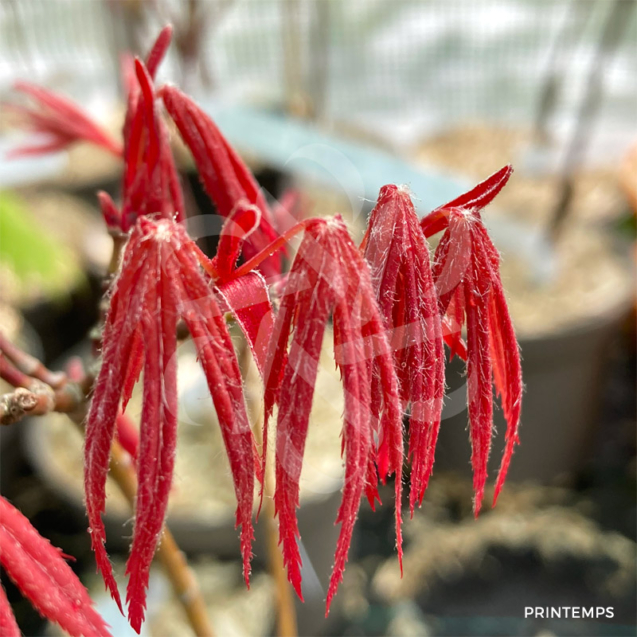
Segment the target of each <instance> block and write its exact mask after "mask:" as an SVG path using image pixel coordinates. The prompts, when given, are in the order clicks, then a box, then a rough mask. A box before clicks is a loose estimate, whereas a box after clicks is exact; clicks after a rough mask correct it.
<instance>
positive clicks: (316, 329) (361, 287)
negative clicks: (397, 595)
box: [264, 217, 403, 612]
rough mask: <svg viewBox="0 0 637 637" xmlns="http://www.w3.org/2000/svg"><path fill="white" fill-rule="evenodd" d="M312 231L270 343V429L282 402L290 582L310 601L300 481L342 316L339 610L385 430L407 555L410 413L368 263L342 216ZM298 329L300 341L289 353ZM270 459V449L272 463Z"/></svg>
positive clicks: (281, 463) (281, 462) (335, 574)
mask: <svg viewBox="0 0 637 637" xmlns="http://www.w3.org/2000/svg"><path fill="white" fill-rule="evenodd" d="M305 228H306V229H305V236H304V238H303V241H302V243H301V245H300V247H299V251H298V253H297V255H296V258H295V260H294V263H293V265H292V268H291V271H290V273H289V275H288V280H287V283H286V287H285V290H284V292H283V295H282V298H281V304H280V309H279V313H278V315H277V319H276V322H275V327H274V332H273V337H272V341H271V344H270V349H269V354H268V362H267V365H266V375H265V392H266V393H265V423H266V427H267V420H268V418H269V417H270V416H271V414H272V409H273V406H274V403H275V401H276V402H278V406H279V411H278V420H277V432H276V469H275V473H276V490H275V494H274V504H275V509H276V513H277V515H278V518H279V534H280V541H281V543H282V545H283V547H282V548H283V559H284V562H285V565H286V567H287V569H288V578H289V580H290V582H291V583H292V585H293V586H294V588H295V589H296V591H297V593H298V594H299V596H301V571H300V565H301V556H300V553H299V549H298V546H297V537H298V535H299V531H298V524H297V518H296V507H297V506H298V505H299V479H300V475H301V468H302V462H303V452H304V448H305V440H306V436H307V428H308V421H309V415H310V409H311V405H312V397H313V393H314V384H315V381H316V375H317V371H318V362H319V354H320V349H321V345H322V342H323V333H324V330H325V325H326V323H327V321H328V319H329V316H330V314H332V317H333V326H334V354H335V360H336V364H337V366H338V367H339V368H340V370H341V374H342V378H343V385H344V392H345V414H344V425H343V451H344V454H345V484H344V486H343V500H342V503H341V506H340V509H339V512H338V516H337V520H336V521H337V522H340V523H341V530H340V534H339V538H338V543H337V547H336V556H335V561H334V567H333V570H332V577H331V580H330V586H329V590H328V593H327V611H328V612H329V606H330V603H331V600H332V598H333V596H334V594H335V593H336V590H337V588H338V584H339V582H340V581H341V579H342V575H343V570H344V568H345V563H346V561H347V553H348V550H349V546H350V542H351V537H352V530H353V527H354V523H355V521H356V516H357V513H358V509H359V506H360V499H361V496H362V494H363V493H364V492H365V491H367V492H368V494H369V493H370V491H372V492H373V491H374V490H375V488H376V481H377V479H376V476H375V473H372V472H370V470H369V467H370V463H373V462H375V460H376V457H377V453H378V449H377V448H376V444H375V441H374V438H375V435H374V434H375V433H378V434H380V437H381V439H383V440H384V442H385V444H386V445H387V447H388V452H387V453H388V458H389V461H388V471H390V472H391V471H393V472H395V473H396V491H397V496H396V508H397V516H396V521H397V534H398V550H399V553H400V551H401V533H400V490H401V475H402V458H403V451H402V418H401V416H402V415H401V408H400V399H399V395H398V384H397V379H396V375H395V372H394V369H393V366H392V358H391V350H390V348H389V344H388V342H387V339H386V335H385V328H384V325H383V320H382V316H381V314H380V311H379V308H378V305H377V303H376V300H375V295H374V291H373V289H372V286H371V281H370V276H369V269H368V267H367V264H366V263H365V261H364V259H363V258H362V255H361V253H360V252H359V250H358V249H357V248H356V246H355V245H354V244H353V243H352V240H351V238H350V236H349V234H348V232H347V229H346V227H345V225H344V224H343V222H342V221H341V220H340V218H338V217H337V218H335V219H331V220H329V221H326V220H322V219H315V220H310V221H308V222H306V226H305ZM291 332H292V333H293V336H292V341H291V344H290V346H289V351H287V354H286V350H287V343H288V338H289V335H290V333H291ZM373 361H374V362H375V364H376V365H377V369H378V374H379V380H380V382H379V387H378V389H379V391H380V397H381V399H380V404H379V406H378V407H379V410H378V414H373V413H372V410H371V408H370V404H371V392H372V362H373ZM377 419H378V420H379V422H377ZM265 440H267V429H266V431H265V432H264V441H265ZM264 446H265V445H264ZM265 454H266V450H265V449H264V458H265Z"/></svg>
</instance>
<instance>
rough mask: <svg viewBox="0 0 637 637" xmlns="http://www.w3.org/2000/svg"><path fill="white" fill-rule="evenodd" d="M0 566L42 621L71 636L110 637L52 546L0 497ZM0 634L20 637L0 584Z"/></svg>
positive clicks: (83, 591)
mask: <svg viewBox="0 0 637 637" xmlns="http://www.w3.org/2000/svg"><path fill="white" fill-rule="evenodd" d="M0 563H1V564H2V566H3V568H4V569H5V571H6V572H7V575H8V576H9V577H10V578H11V579H12V580H13V582H14V583H15V585H16V586H17V587H18V588H19V589H20V591H21V592H22V594H23V595H24V596H25V597H27V598H28V599H29V601H30V602H31V603H32V604H33V606H34V607H35V609H36V610H37V611H38V612H39V613H40V614H41V615H42V616H43V617H46V618H47V619H49V620H51V621H52V622H55V623H56V624H58V625H59V626H60V627H61V628H62V629H63V630H65V631H66V632H67V633H68V634H69V635H72V636H73V637H89V636H90V637H97V636H99V635H109V634H110V633H109V631H108V626H107V625H106V623H105V622H104V620H103V619H102V618H101V616H100V615H99V613H98V612H97V611H96V610H95V608H94V606H93V601H92V600H91V598H90V596H89V594H88V591H87V590H86V589H85V588H84V586H82V583H81V582H80V580H79V579H78V578H77V575H75V573H74V572H73V571H72V570H71V568H70V567H69V565H68V564H67V563H66V562H65V561H64V558H63V556H62V552H61V551H60V550H59V549H57V548H55V547H54V546H52V545H51V543H50V542H49V541H48V540H46V539H45V538H43V537H42V536H41V535H40V534H39V533H38V532H37V531H36V530H35V529H34V528H33V527H32V526H31V523H30V522H29V520H27V519H26V518H25V517H24V516H23V515H22V513H20V511H18V510H17V509H16V508H15V507H13V506H12V505H11V504H9V502H7V500H5V499H4V498H3V497H2V496H0ZM0 634H1V635H2V636H3V637H5V636H6V637H12V636H13V635H20V631H19V630H18V626H17V624H16V622H15V618H14V617H13V613H12V612H11V607H10V606H9V602H8V601H7V598H6V595H5V592H4V589H3V588H2V586H0Z"/></svg>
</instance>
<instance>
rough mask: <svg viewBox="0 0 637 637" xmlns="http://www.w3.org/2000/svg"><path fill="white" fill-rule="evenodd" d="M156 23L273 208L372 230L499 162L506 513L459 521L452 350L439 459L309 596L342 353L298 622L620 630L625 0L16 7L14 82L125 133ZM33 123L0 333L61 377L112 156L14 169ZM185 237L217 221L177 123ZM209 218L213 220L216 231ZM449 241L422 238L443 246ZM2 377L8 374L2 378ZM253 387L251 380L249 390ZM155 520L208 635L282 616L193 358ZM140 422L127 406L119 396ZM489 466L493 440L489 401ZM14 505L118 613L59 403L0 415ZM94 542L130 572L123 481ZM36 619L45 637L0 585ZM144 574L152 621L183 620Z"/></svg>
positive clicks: (4, 238) (630, 42)
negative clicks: (512, 430)
mask: <svg viewBox="0 0 637 637" xmlns="http://www.w3.org/2000/svg"><path fill="white" fill-rule="evenodd" d="M167 22H172V23H173V25H174V27H175V39H174V43H173V46H172V47H171V49H170V51H169V53H168V57H167V59H166V61H165V62H164V64H163V66H162V67H161V70H160V73H159V81H160V82H163V81H170V82H172V83H175V84H177V85H179V86H181V87H183V88H184V89H185V90H186V91H187V92H189V93H190V94H191V95H193V96H194V97H195V99H196V100H197V101H198V102H199V103H200V104H202V105H203V106H204V108H205V109H206V110H207V111H208V112H209V113H210V114H211V115H212V116H213V117H214V118H215V120H216V121H217V123H218V124H219V127H220V128H221V130H222V131H223V132H224V134H226V136H227V137H228V139H229V140H230V141H231V142H232V143H233V144H234V145H236V147H237V148H238V149H239V150H240V152H241V153H242V154H243V156H244V157H245V158H246V160H247V161H248V162H249V164H250V166H251V167H252V168H253V170H254V172H255V174H256V175H257V177H258V179H259V181H260V183H261V184H262V185H263V187H264V188H265V189H266V191H267V192H268V193H269V196H271V197H272V198H273V199H277V198H280V197H281V196H282V195H283V193H284V192H285V191H286V189H287V188H290V187H292V188H294V189H295V191H297V192H299V193H300V197H301V198H302V200H303V204H304V206H305V207H306V208H307V209H308V210H310V211H311V212H312V213H313V214H318V215H329V214H334V213H336V212H340V213H341V214H343V216H344V217H345V219H346V220H347V221H348V223H349V225H350V228H351V231H352V234H353V235H354V236H356V237H357V238H360V237H361V236H362V231H363V228H364V224H365V219H366V215H367V214H368V212H369V211H370V210H371V207H372V206H373V202H374V200H375V198H376V196H377V194H378V189H379V188H380V186H382V185H383V184H385V183H404V184H407V185H408V186H409V187H410V189H411V191H412V193H413V197H414V201H415V203H416V205H417V208H418V210H419V212H421V213H423V214H424V213H426V212H427V211H429V210H431V209H432V208H434V207H436V206H438V205H441V204H443V203H445V202H446V201H448V200H450V199H452V198H454V197H455V196H457V195H458V194H460V193H461V192H463V190H464V189H467V188H468V187H470V186H471V185H473V184H475V183H476V182H477V181H480V180H482V179H484V178H485V177H487V176H488V175H489V174H491V173H492V172H494V171H495V170H497V169H498V168H500V167H501V166H503V165H505V164H507V163H511V164H513V166H514V168H515V172H514V175H513V177H512V179H511V181H510V182H509V185H507V187H506V188H505V190H504V191H503V193H502V194H501V195H500V196H499V197H498V198H497V200H496V202H495V203H494V204H493V205H492V206H491V207H490V208H489V209H488V211H487V212H486V213H485V216H484V218H485V220H486V223H487V225H488V226H489V229H490V231H491V233H492V236H493V237H494V240H495V243H496V245H497V246H498V248H499V249H500V251H501V252H502V256H503V267H502V276H503V281H504V285H505V288H506V290H507V294H508V297H509V301H510V307H511V311H512V315H513V319H514V323H515V325H516V329H517V332H518V334H519V338H520V342H521V347H522V356H523V359H524V360H523V367H524V378H525V383H526V395H525V402H524V406H523V416H522V430H521V439H522V445H521V447H520V448H519V450H518V451H517V452H516V454H515V456H514V459H513V463H512V467H511V471H510V474H509V475H510V477H509V480H508V483H507V485H506V487H505V490H504V492H503V494H502V496H501V499H500V501H499V503H498V506H497V508H496V509H494V510H493V511H491V510H488V509H487V510H485V511H484V512H483V513H482V514H481V516H480V519H479V520H477V521H476V520H474V519H473V517H472V515H471V504H472V492H471V478H470V470H469V457H470V447H469V442H468V433H467V431H466V426H467V413H466V408H465V406H466V400H465V394H464V392H465V387H464V377H463V375H462V371H463V370H462V366H461V365H458V364H457V361H454V362H453V363H452V364H451V365H449V367H448V378H447V384H448V386H449V390H448V398H447V400H446V406H445V412H444V420H443V423H442V429H441V434H440V441H439V448H438V451H437V456H436V468H435V472H434V476H433V478H432V481H431V484H430V487H429V490H428V492H427V494H426V496H425V500H424V503H423V507H422V509H421V510H419V511H418V512H417V513H416V515H415V516H414V518H413V520H409V521H406V523H405V536H406V542H405V575H404V577H403V578H402V579H401V578H400V576H399V571H398V565H397V560H396V555H395V548H394V536H393V510H392V509H393V507H392V498H393V496H392V494H391V492H392V488H391V485H390V486H388V488H387V492H386V493H384V494H383V495H384V497H383V502H384V505H383V507H381V509H380V511H379V512H376V513H375V514H374V513H372V512H371V511H370V510H369V507H368V506H367V505H366V504H364V505H363V506H362V510H361V515H360V520H359V522H358V525H357V528H356V531H355V537H354V542H353V546H352V550H351V554H350V560H349V564H348V567H347V570H346V573H345V580H344V582H343V585H342V588H341V591H340V593H339V595H338V597H337V599H336V602H335V605H334V609H333V612H332V614H331V616H330V619H329V620H328V621H326V620H324V619H323V616H322V615H323V612H322V606H323V601H324V597H325V591H326V580H327V577H328V575H329V569H330V566H331V563H332V555H333V550H334V546H335V541H336V530H335V528H334V527H333V525H332V521H333V519H334V518H335V515H336V507H337V504H338V501H339V497H340V494H339V489H340V480H341V475H342V467H341V463H340V457H339V447H340V443H339V439H338V434H339V428H340V417H341V416H340V414H341V410H342V402H341V400H340V399H338V398H335V397H338V396H339V395H340V389H339V381H338V378H336V377H335V376H334V374H333V372H332V371H331V367H332V364H331V363H330V362H329V351H328V352H327V356H326V359H325V365H322V370H321V374H320V376H319V384H318V387H317V395H316V398H315V404H314V409H313V419H312V424H311V429H312V433H311V435H310V440H309V442H308V457H307V460H306V467H305V469H304V473H303V485H302V498H301V510H300V525H301V534H302V538H303V540H302V541H303V545H302V550H303V555H304V565H305V566H304V591H305V593H306V600H307V601H306V604H305V605H301V604H298V605H297V610H298V616H299V625H300V629H301V633H302V634H306V635H320V634H329V635H378V636H381V635H387V636H389V635H472V636H473V635H489V636H493V635H539V634H543V635H549V634H555V635H609V636H611V635H633V634H634V632H635V623H636V606H635V593H636V590H635V576H636V571H635V554H636V553H635V549H636V545H635V534H636V529H635V526H636V515H637V511H636V506H635V498H636V491H635V470H636V462H635V458H636V454H635V381H636V378H635V321H634V312H635V305H634V303H635V301H634V271H635V258H636V257H635V255H636V254H637V252H636V250H635V226H636V222H635V215H636V213H637V116H636V113H637V82H636V81H635V78H636V77H637V6H636V3H635V2H634V1H633V0H553V1H550V0H476V1H469V0H446V1H445V0H392V1H390V0H347V1H345V0H147V1H141V0H104V1H99V0H92V1H90V2H89V1H82V0H20V1H18V0H3V1H2V2H1V3H0V99H1V100H2V101H18V102H19V101H20V99H21V98H20V96H18V95H17V94H16V93H15V92H14V91H13V90H12V85H13V83H14V82H15V81H16V80H19V79H23V80H24V79H26V80H29V81H32V82H36V83H39V84H42V85H44V86H47V87H49V88H51V89H53V90H55V91H58V92H61V93H63V94H65V95H67V96H69V97H71V98H72V99H74V100H76V101H78V102H79V103H80V104H81V105H82V106H83V107H84V108H86V109H87V110H88V111H89V112H90V113H91V114H93V115H94V116H95V117H96V118H97V119H98V120H99V121H100V122H101V123H102V124H103V125H104V126H105V127H107V128H109V129H111V130H112V131H113V132H114V134H119V131H120V129H121V126H122V122H123V114H124V106H123V100H122V97H123V88H122V82H121V78H120V60H121V57H122V55H123V54H125V53H126V52H130V51H132V52H135V53H137V54H144V53H145V52H146V51H147V50H148V47H149V46H150V44H151V43H152V41H153V39H154V37H155V36H156V34H157V32H158V30H159V29H160V28H161V26H163V25H164V24H165V23H167ZM25 139H26V138H25V133H24V132H21V131H20V130H19V129H18V128H16V127H15V121H14V120H13V119H12V118H11V117H9V114H8V113H7V114H6V116H5V113H4V112H3V116H2V121H1V122H0V326H1V329H2V330H3V331H4V332H5V333H7V335H9V336H10V337H11V338H14V339H16V340H17V341H19V342H21V343H22V344H23V345H24V346H25V347H27V348H29V349H30V350H31V351H32V352H33V353H34V354H36V355H39V356H42V357H43V358H44V360H45V361H46V362H47V364H49V365H53V366H60V365H63V364H64V363H65V361H67V360H68V359H69V357H70V356H73V355H78V354H79V355H82V354H83V353H85V352H86V345H85V343H86V342H87V333H88V331H89V330H90V328H91V327H92V326H93V325H94V323H95V321H96V319H97V300H98V298H99V295H100V290H101V283H100V281H101V276H102V274H103V272H104V269H105V267H106V263H107V262H108V258H109V249H110V248H109V239H108V236H107V235H106V233H105V231H104V229H103V228H102V227H101V220H100V216H99V213H98V210H97V205H96V204H97V201H96V197H95V191H96V189H104V190H106V191H108V192H110V193H111V194H113V195H114V196H115V197H116V196H117V194H118V191H119V184H120V174H121V166H120V165H119V164H118V162H117V160H115V159H113V158H111V157H109V156H107V155H106V154H105V153H104V152H103V151H100V150H96V149H94V148H91V147H88V146H77V147H74V148H72V149H71V150H70V152H63V153H56V154H52V155H48V156H40V157H32V158H29V159H20V160H15V159H8V158H7V156H6V154H7V152H8V151H10V150H11V148H13V147H15V146H16V145H18V144H21V143H23V142H24V141H25ZM175 152H176V155H177V157H178V160H179V164H180V170H181V172H182V177H183V183H184V187H185V189H186V196H187V203H188V208H189V214H190V215H191V216H192V217H193V219H194V221H192V222H191V223H192V225H191V229H192V231H193V232H194V233H195V234H197V235H198V237H200V238H201V240H202V245H203V246H204V247H205V246H206V241H207V240H208V242H209V243H211V241H212V236H208V235H212V234H213V233H212V232H211V231H209V228H210V227H211V226H210V224H206V223H205V219H206V215H210V214H213V213H214V207H213V206H212V205H211V204H210V202H209V201H208V200H207V197H206V195H205V193H204V192H203V190H202V188H201V186H200V185H199V181H198V177H197V175H196V172H195V169H194V166H193V164H192V161H191V159H190V157H189V155H188V153H187V151H186V150H185V148H184V147H183V146H182V145H181V144H180V143H179V142H178V140H177V139H175ZM202 220H203V221H202ZM434 245H435V240H434V241H433V242H432V247H433V246H434ZM2 391H4V389H3V390H2ZM255 391H256V390H255ZM180 396H181V407H180V409H181V410H182V411H181V412H180V444H179V451H178V460H177V470H176V485H175V488H174V493H173V496H172V504H171V513H170V519H169V523H170V525H171V527H172V529H173V531H174V533H175V536H176V537H177V540H178V542H179V543H180V545H181V546H182V548H183V549H184V550H185V551H186V552H187V553H188V555H189V557H190V558H191V560H192V564H193V565H194V566H195V568H196V571H197V574H198V576H199V579H200V585H201V587H202V589H203V590H204V594H205V596H206V600H207V601H208V602H209V604H210V607H209V612H210V614H211V617H212V620H213V623H214V625H215V627H216V628H217V633H218V634H219V635H237V636H238V635H249V636H257V635H269V634H273V632H274V630H275V628H274V626H275V621H274V588H273V584H272V581H271V579H270V576H269V575H268V573H267V570H266V568H265V566H264V552H265V551H264V549H263V541H262V538H260V537H258V538H257V548H256V561H255V572H256V576H255V580H254V585H253V589H252V590H251V591H250V592H247V591H245V590H244V588H243V586H242V583H241V577H240V564H239V550H238V541H237V538H236V534H235V532H234V531H233V529H232V514H233V508H234V503H233V497H234V496H233V493H232V488H231V483H230V479H229V475H228V470H227V467H226V465H225V464H224V462H225V461H224V457H223V452H222V447H221V441H220V437H219V434H218V430H217V428H216V423H215V415H214V412H213V410H212V406H211V404H210V402H209V398H206V391H205V386H204V383H203V381H202V378H201V375H200V373H199V371H198V365H197V362H196V358H195V354H194V352H193V351H191V350H189V349H188V347H187V346H184V347H182V350H181V354H180ZM135 410H137V412H139V410H140V406H139V400H138V401H137V403H135V399H134V400H133V406H132V413H135ZM496 418H497V424H498V435H497V437H496V439H495V440H494V451H493V463H492V465H493V466H492V471H491V473H492V475H493V474H495V470H496V468H497V465H498V463H499V454H500V452H501V449H502V439H503V435H502V432H503V429H504V427H503V422H502V419H501V417H500V415H499V414H497V415H496ZM0 434H1V438H0V441H1V445H2V447H1V456H0V459H1V462H2V464H1V470H0V480H1V489H2V494H3V495H5V496H6V497H8V498H10V499H11V500H12V501H13V502H14V504H16V505H17V506H18V508H20V509H21V510H22V512H23V513H25V515H27V516H28V517H29V518H30V519H31V520H32V521H33V522H34V523H35V525H36V526H37V527H38V529H40V531H41V532H42V533H43V534H45V535H46V536H47V537H49V538H50V539H51V540H52V541H53V542H54V544H56V545H58V546H60V547H61V548H62V549H63V550H64V551H65V552H66V553H68V554H71V555H74V556H76V557H77V561H76V562H75V563H74V568H76V569H77V571H78V572H79V573H80V575H81V576H82V577H83V580H84V581H85V583H86V584H87V586H89V587H90V588H91V591H92V593H93V594H94V596H95V598H96V599H97V600H98V603H99V607H100V609H101V610H102V611H103V612H104V614H105V616H106V618H107V621H109V622H111V624H112V625H113V627H114V634H117V635H126V634H128V632H126V631H127V630H128V629H127V626H126V624H125V622H124V623H122V622H123V619H122V618H121V617H118V614H117V612H116V609H115V608H114V606H113V605H112V604H110V603H109V602H108V600H107V598H106V596H105V594H104V592H103V585H102V584H101V582H100V581H98V579H97V578H96V577H95V576H94V570H95V569H94V563H93V558H92V555H91V553H90V549H89V539H88V535H87V533H86V531H85V526H86V523H85V518H84V515H83V512H82V494H81V493H82V492H81V489H82V487H81V462H82V461H81V440H80V438H79V436H78V435H76V433H75V431H74V430H73V429H72V428H71V427H69V426H68V425H67V424H66V423H65V421H64V417H61V416H60V417H59V418H56V417H52V418H47V419H41V420H36V421H32V422H28V423H22V424H20V425H17V426H14V427H12V428H2V431H0ZM106 522H107V526H108V533H109V539H110V544H109V549H110V551H111V553H112V554H113V555H114V557H115V561H116V567H117V569H118V570H119V572H120V573H123V560H124V559H125V555H126V550H127V547H128V542H129V537H130V533H131V525H130V513H129V511H128V510H127V508H126V506H125V504H124V502H123V500H118V494H117V493H116V491H115V489H113V490H112V497H111V498H110V506H109V508H108V511H107V519H106ZM3 584H4V585H6V587H7V589H8V594H9V597H10V599H11V601H12V603H14V607H15V609H16V614H17V616H18V620H19V621H20V624H21V627H22V629H23V631H24V632H25V634H28V635H35V634H43V633H44V632H47V631H48V634H56V633H55V631H54V630H53V629H52V628H51V627H47V626H46V625H45V624H44V623H43V622H42V621H41V620H40V619H39V618H38V616H37V615H36V614H35V613H34V612H33V611H31V610H30V608H29V606H28V604H27V603H26V602H24V601H23V600H21V599H20V597H19V594H18V593H17V592H16V591H15V589H13V588H12V587H11V584H10V582H7V581H6V578H5V577H4V574H3ZM170 600H171V598H170V590H169V586H168V585H167V583H166V581H165V580H164V578H163V575H162V574H161V571H160V570H158V571H157V572H156V573H154V575H153V580H152V585H151V595H150V606H149V621H148V623H147V625H146V626H145V627H144V631H145V633H144V634H146V635H152V636H155V637H164V636H167V635H182V634H187V632H186V631H187V630H188V629H187V626H186V624H185V623H184V621H183V618H182V617H181V615H180V610H179V608H178V607H177V606H175V605H174V603H173V602H171V601H170ZM528 606H541V607H563V606H577V607H586V608H588V607H591V606H593V607H604V608H607V607H612V608H613V615H614V616H613V617H612V618H608V617H599V618H595V619H586V620H584V619H548V620H546V619H545V620H543V619H525V617H524V608H525V607H528Z"/></svg>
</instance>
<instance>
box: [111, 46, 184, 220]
mask: <svg viewBox="0 0 637 637" xmlns="http://www.w3.org/2000/svg"><path fill="white" fill-rule="evenodd" d="M160 37H161V36H160ZM135 72H136V77H137V81H138V84H139V87H140V91H139V93H138V94H137V95H135V96H132V97H129V105H128V112H127V119H126V122H127V123H126V126H125V128H124V162H125V168H124V179H123V193H124V195H123V199H124V202H123V209H122V230H124V231H126V230H128V229H129V228H130V226H131V225H132V224H134V223H135V220H136V219H137V217H140V216H143V215H148V214H156V213H159V215H160V216H161V217H166V218H170V219H173V218H174V219H176V220H177V221H181V220H182V219H183V218H184V214H185V212H184V211H185V204H184V199H183V194H182V191H181V185H180V183H179V176H178V174H177V169H176V167H175V162H174V159H173V156H172V150H171V148H170V142H169V136H168V130H167V128H166V125H165V123H164V122H163V121H162V119H161V117H160V116H159V111H158V106H157V104H156V96H155V89H154V86H153V81H152V77H151V75H150V73H149V72H148V70H147V69H146V67H145V65H144V63H143V62H141V61H140V60H135Z"/></svg>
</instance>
